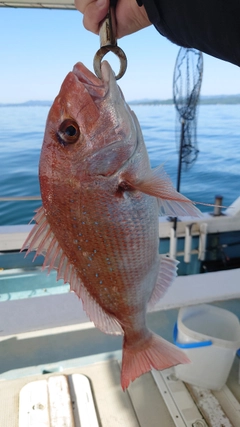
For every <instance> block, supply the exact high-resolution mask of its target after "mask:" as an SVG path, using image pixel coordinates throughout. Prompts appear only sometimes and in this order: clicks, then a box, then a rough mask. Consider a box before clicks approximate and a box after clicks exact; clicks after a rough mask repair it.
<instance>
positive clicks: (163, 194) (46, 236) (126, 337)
mask: <svg viewBox="0 0 240 427" xmlns="http://www.w3.org/2000/svg"><path fill="white" fill-rule="evenodd" d="M39 180H40V188H41V194H42V201H43V206H42V207H41V208H40V209H39V210H38V211H37V213H36V215H35V217H34V219H35V222H36V224H35V226H34V228H33V230H32V231H31V233H30V235H29V236H28V238H27V240H26V242H25V243H24V245H23V248H27V249H28V252H27V253H29V252H30V251H32V250H36V255H39V254H43V255H44V256H45V261H44V265H43V266H44V267H46V268H48V271H50V270H51V269H52V268H55V269H56V270H57V272H58V274H57V279H60V278H63V280H64V282H68V283H70V289H71V290H72V291H74V292H75V293H76V294H77V295H78V297H79V298H81V300H82V303H83V308H84V310H85V311H86V312H87V314H88V316H89V318H90V319H91V320H92V321H93V322H94V323H95V325H96V326H97V327H98V328H99V329H100V330H102V331H104V332H106V333H114V334H122V335H123V359H122V371H121V384H122V388H123V389H126V388H127V387H128V385H129V383H130V382H131V381H133V380H134V379H135V378H137V377H138V376H140V375H142V374H143V373H145V372H147V371H149V370H151V369H152V368H155V369H165V368H167V367H170V366H173V365H176V364H178V363H187V362H188V359H187V358H186V356H185V355H184V354H183V353H182V352H181V350H179V349H178V348H177V347H175V346H174V345H172V344H170V343H168V342H167V341H165V340H164V339H163V338H161V337H159V336H157V335H155V334H154V333H153V332H152V331H150V330H149V329H148V328H147V326H146V312H147V307H148V306H151V307H152V306H153V305H154V304H155V303H156V302H157V301H158V300H159V298H161V297H162V296H163V295H164V293H165V292H166V291H167V289H168V287H169V286H170V285H171V283H172V281H173V280H174V278H175V276H176V268H177V261H176V260H174V259H171V258H169V257H162V256H160V255H159V253H158V246H159V238H158V215H159V211H161V212H165V213H166V214H173V213H174V215H190V216H194V215H195V216H196V215H197V216H199V215H200V213H199V211H198V209H197V208H196V207H195V206H194V205H193V204H192V203H191V201H190V200H188V199H187V198H185V197H184V196H182V195H181V194H179V193H178V192H176V190H175V189H174V188H173V186H172V184H171V182H170V179H169V178H168V176H167V175H166V173H165V172H164V170H163V168H162V167H161V166H160V167H158V168H156V169H154V170H151V168H150V162H149V158H148V154H147V150H146V147H145V143H144V140H143V137H142V133H141V129H140V126H139V123H138V120H137V118H136V116H135V115H134V113H133V112H132V111H131V110H130V108H129V106H128V105H127V104H126V102H125V100H124V97H123V95H122V92H121V91H120V90H119V88H118V86H117V84H116V81H115V77H114V74H113V72H112V70H111V67H110V66H109V64H108V63H107V62H106V61H104V62H103V63H102V80H99V79H98V78H97V77H96V76H94V75H93V74H92V73H91V72H90V71H89V70H87V69H86V67H84V65H83V64H81V63H78V64H76V65H75V67H74V68H73V71H72V72H70V73H69V74H68V75H67V77H66V78H65V80H64V82H63V84H62V86H61V89H60V92H59V95H58V96H57V98H56V99H55V101H54V103H53V105H52V107H51V109H50V111H49V115H48V119H47V123H46V130H45V135H44V141H43V146H42V151H41V157H40V164H39Z"/></svg>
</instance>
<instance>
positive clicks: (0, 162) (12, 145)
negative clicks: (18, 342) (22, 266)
mask: <svg viewBox="0 0 240 427" xmlns="http://www.w3.org/2000/svg"><path fill="white" fill-rule="evenodd" d="M131 108H132V109H133V110H134V112H135V113H136V115H137V117H138V119H139V122H140V125H141V128H142V132H143V136H144V139H145V142H146V146H147V149H148V153H149V157H150V161H151V165H152V167H156V166H158V165H160V164H164V168H165V170H166V171H167V172H168V174H169V175H170V177H171V179H172V182H173V184H174V185H175V186H176V181H177V170H178V151H179V135H176V121H177V120H176V110H175V108H174V106H173V105H158V106H154V105H134V106H132V107H131ZM48 111H49V107H46V106H34V107H26V106H25V107H23V106H12V107H10V106H8V107H1V108H0V129H1V132H0V197H4V196H6V197H8V196H39V195H40V189H39V182H38V163H39V156H40V151H41V146H42V140H43V134H44V129H45V123H46V118H47V114H48ZM197 144H198V149H199V154H198V158H197V160H196V162H195V163H194V164H193V165H192V167H191V168H190V169H189V170H187V171H185V170H183V171H182V175H181V187H180V191H181V192H182V193H183V194H184V195H186V196H187V197H189V198H190V199H192V200H194V201H201V202H204V203H213V202H214V197H215V195H217V194H220V195H222V196H223V204H224V205H227V206H228V205H230V204H231V203H232V202H234V200H235V199H236V198H237V197H239V196H240V105H200V107H199V109H198V118H197ZM63 178H64V177H63ZM40 204H41V202H40V201H28V202H1V203H0V225H7V224H27V223H28V222H29V221H30V220H31V218H32V216H33V212H34V210H35V209H36V208H37V207H38V206H40ZM200 209H201V210H202V211H206V210H208V211H211V210H212V208H206V207H200Z"/></svg>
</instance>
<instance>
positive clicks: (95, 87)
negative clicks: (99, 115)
mask: <svg viewBox="0 0 240 427" xmlns="http://www.w3.org/2000/svg"><path fill="white" fill-rule="evenodd" d="M101 71H102V79H99V78H98V77H97V76H95V74H93V73H92V72H91V71H90V70H89V69H88V68H87V67H85V65H84V64H83V63H82V62H78V63H77V64H76V65H75V66H74V67H73V71H72V72H73V74H75V76H76V77H77V79H78V80H79V82H81V83H82V84H83V85H84V87H85V88H86V89H87V91H88V93H89V95H91V97H92V98H93V100H94V101H97V100H98V99H99V100H102V99H103V98H105V97H106V95H107V94H108V93H109V91H110V92H111V93H113V94H114V93H117V92H118V91H119V89H118V86H117V83H116V80H115V76H114V73H113V71H112V69H111V67H110V65H109V63H108V62H107V61H103V62H102V64H101Z"/></svg>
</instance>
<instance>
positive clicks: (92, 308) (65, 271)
mask: <svg viewBox="0 0 240 427" xmlns="http://www.w3.org/2000/svg"><path fill="white" fill-rule="evenodd" d="M33 220H34V221H35V222H36V224H35V225H34V227H33V229H32V230H31V232H30V233H29V235H28V237H27V239H26V241H25V242H24V244H23V246H22V249H21V251H23V250H24V249H27V253H26V255H27V254H28V253H29V252H32V251H36V255H35V257H36V256H38V255H43V256H45V260H44V263H43V269H47V270H48V273H50V271H51V270H52V269H54V270H57V280H60V279H63V280H64V283H69V284H70V290H71V291H74V292H75V293H76V294H77V295H78V297H79V298H81V300H82V303H83V308H84V310H85V311H86V313H87V315H88V317H89V318H90V320H91V321H92V322H93V323H94V324H95V326H96V327H97V328H99V329H100V330H101V331H102V332H105V333H107V334H115V335H120V334H121V335H122V334H123V330H122V327H121V325H120V324H119V322H118V321H117V319H116V318H115V317H114V316H111V315H110V314H108V313H106V312H105V311H104V310H103V309H102V307H101V306H100V305H99V304H98V303H97V302H96V301H95V299H94V298H93V297H92V296H91V295H90V293H89V292H88V291H87V289H86V288H85V286H84V284H83V282H82V280H81V278H80V277H79V272H78V271H77V270H76V268H75V267H74V265H73V264H71V263H70V261H69V259H68V257H67V256H66V254H65V253H64V251H63V250H62V248H61V246H60V244H59V243H58V240H57V238H56V236H55V234H54V233H53V231H52V230H51V228H50V225H49V223H48V221H47V217H46V215H45V211H44V208H43V207H40V208H39V209H38V210H37V211H36V215H35V216H34V218H33Z"/></svg>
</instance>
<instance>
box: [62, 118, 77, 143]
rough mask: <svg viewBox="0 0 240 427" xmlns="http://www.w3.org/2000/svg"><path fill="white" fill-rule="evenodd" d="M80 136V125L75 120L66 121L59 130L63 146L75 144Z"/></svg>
mask: <svg viewBox="0 0 240 427" xmlns="http://www.w3.org/2000/svg"><path fill="white" fill-rule="evenodd" d="M79 136H80V129H79V126H78V124H77V123H76V122H75V120H73V119H66V120H64V121H63V122H62V123H61V125H60V127H59V130H58V137H59V140H60V143H61V144H63V145H66V144H74V143H75V142H77V140H78V138H79Z"/></svg>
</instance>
